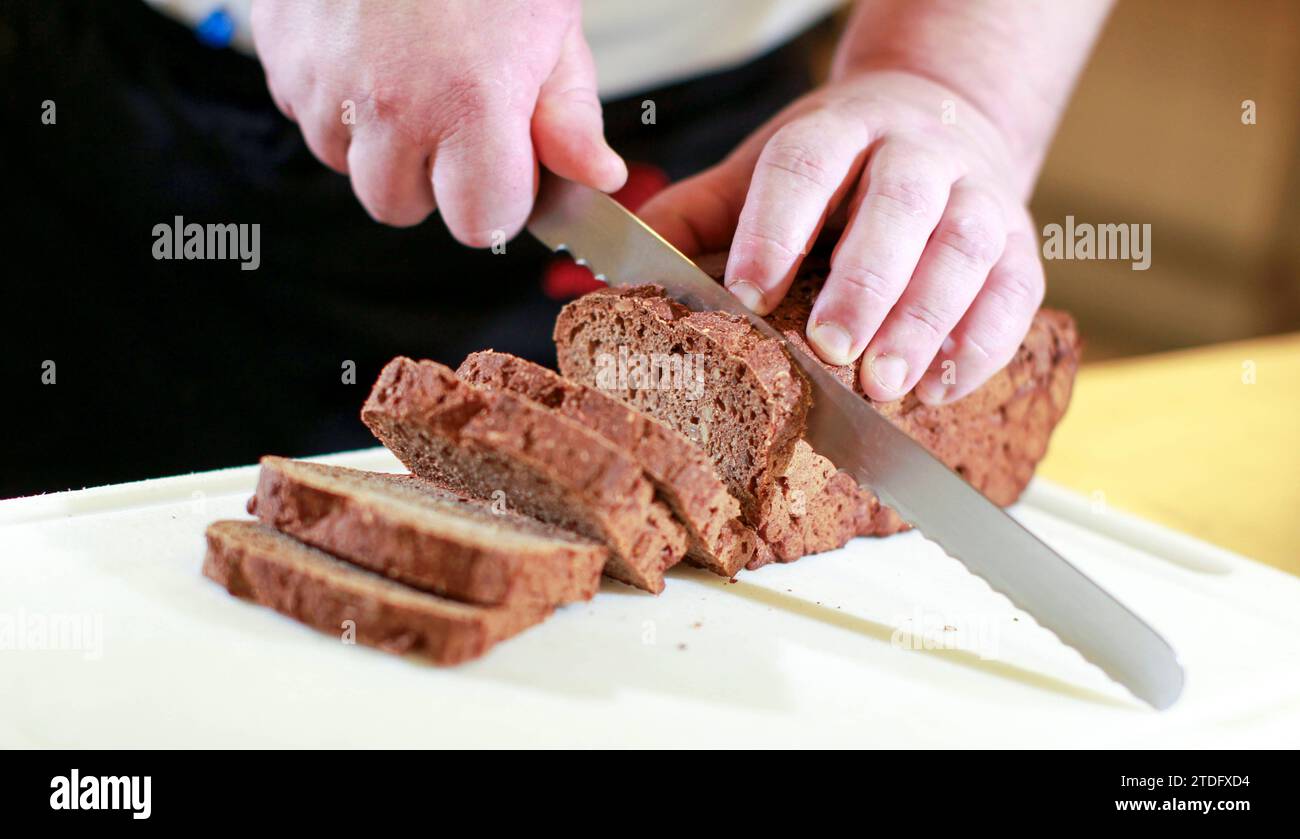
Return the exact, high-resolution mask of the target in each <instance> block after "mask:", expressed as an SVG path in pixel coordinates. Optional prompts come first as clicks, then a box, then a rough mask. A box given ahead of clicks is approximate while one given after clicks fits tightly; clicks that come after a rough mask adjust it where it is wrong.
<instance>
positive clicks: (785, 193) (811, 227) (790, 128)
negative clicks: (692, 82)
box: [726, 111, 871, 315]
mask: <svg viewBox="0 0 1300 839" xmlns="http://www.w3.org/2000/svg"><path fill="white" fill-rule="evenodd" d="M870 139H871V138H870V136H869V134H868V132H867V129H866V127H865V125H864V124H863V123H862V122H861V121H859V120H846V119H844V118H842V117H840V116H838V115H836V114H834V113H831V112H829V111H814V112H812V113H809V114H807V115H805V116H803V117H800V118H799V119H796V120H794V121H793V122H790V123H788V124H787V125H785V126H784V127H782V128H781V129H780V130H778V131H777V132H776V133H775V134H773V135H772V139H771V140H769V141H768V143H767V145H766V146H764V147H763V151H762V153H761V154H759V156H758V162H757V164H755V166H754V173H753V177H752V178H751V180H750V183H749V193H748V195H747V196H746V198H745V205H744V208H743V209H742V210H741V212H740V219H739V221H738V222H737V225H736V235H735V238H734V239H733V240H732V243H731V255H730V256H729V257H728V259H727V273H726V285H727V288H728V289H730V290H731V293H732V294H734V295H736V297H737V298H738V299H739V300H740V301H741V302H742V303H744V304H745V305H746V306H748V307H749V308H750V309H751V310H753V311H755V312H757V313H758V314H761V315H765V314H767V313H768V312H770V311H772V309H773V308H775V307H776V305H777V303H779V302H781V298H782V297H784V296H785V292H786V290H787V289H789V287H790V282H791V281H792V280H793V279H794V273H795V271H796V270H797V269H798V267H799V263H800V262H801V261H802V259H803V256H804V254H805V253H807V252H808V248H809V246H810V245H811V244H812V241H813V240H814V239H815V238H816V236H817V231H819V230H820V229H821V226H822V224H823V222H824V221H825V220H826V216H827V214H828V213H829V212H830V210H831V209H833V208H834V207H835V205H836V204H838V203H839V201H840V200H841V199H842V198H843V196H844V194H845V192H847V190H848V188H849V186H850V179H851V178H852V177H854V176H855V175H856V173H857V170H858V167H859V166H860V165H861V162H862V159H863V158H864V157H865V155H866V149H867V147H868V145H870Z"/></svg>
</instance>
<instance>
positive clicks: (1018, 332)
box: [916, 229, 1045, 405]
mask: <svg viewBox="0 0 1300 839" xmlns="http://www.w3.org/2000/svg"><path fill="white" fill-rule="evenodd" d="M1044 288H1045V282H1044V278H1043V264H1042V263H1041V262H1039V260H1038V248H1037V243H1036V239H1035V238H1034V235H1033V232H1032V231H1031V230H1028V229H1024V230H1020V231H1017V232H1015V233H1012V234H1011V235H1009V236H1008V237H1007V246H1006V249H1005V250H1004V251H1003V253H1002V258H1001V259H1000V260H998V263H997V264H996V265H994V266H993V270H992V271H990V272H989V278H988V281H987V282H985V283H984V287H983V288H982V289H981V290H980V293H979V295H978V296H976V298H975V302H974V303H972V304H971V306H970V309H968V310H967V311H966V314H965V315H964V316H963V317H962V319H961V322H960V323H958V324H957V327H956V328H955V329H954V330H953V331H952V335H951V336H949V340H948V341H945V342H944V346H943V349H942V350H941V351H940V352H939V355H938V356H937V357H936V358H935V361H934V363H933V364H931V365H930V369H929V370H928V371H927V372H926V374H925V376H924V377H923V378H922V379H921V381H920V383H919V384H918V385H917V386H916V395H917V396H918V397H919V398H920V399H921V401H923V402H926V403H927V404H930V405H943V404H946V403H948V402H953V401H956V400H958V399H961V398H962V397H963V396H966V395H967V394H969V393H970V392H971V391H973V390H975V389H976V388H978V387H979V386H980V385H982V384H984V382H986V381H988V379H989V377H990V376H992V375H993V374H994V373H996V372H998V371H999V370H1001V369H1002V368H1003V367H1005V366H1006V365H1007V363H1008V362H1010V361H1011V359H1012V357H1013V356H1014V355H1015V354H1016V350H1017V349H1019V347H1020V343H1021V341H1023V340H1024V338H1025V334H1026V333H1027V332H1028V331H1029V325H1030V323H1032V322H1033V319H1034V313H1035V312H1037V311H1038V307H1039V306H1040V305H1041V304H1042V302H1043V291H1044Z"/></svg>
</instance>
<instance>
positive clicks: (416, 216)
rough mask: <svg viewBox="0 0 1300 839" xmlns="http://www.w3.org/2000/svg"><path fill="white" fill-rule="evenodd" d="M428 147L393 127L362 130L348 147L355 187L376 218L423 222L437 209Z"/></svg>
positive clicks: (398, 222)
mask: <svg viewBox="0 0 1300 839" xmlns="http://www.w3.org/2000/svg"><path fill="white" fill-rule="evenodd" d="M427 157H428V151H427V150H426V149H423V148H420V147H419V146H417V145H415V144H413V143H411V142H409V141H407V140H406V139H405V138H403V137H402V136H400V135H398V134H395V133H393V132H391V131H384V130H378V129H377V130H373V131H358V132H357V134H356V135H355V136H354V137H353V138H352V144H351V145H350V146H349V147H348V151H347V168H348V172H349V174H350V175H351V177H352V191H353V192H355V193H356V195H357V198H358V199H359V200H360V201H361V205H362V206H363V207H365V208H366V212H368V213H369V214H370V217H371V218H373V219H374V220H375V221H378V222H381V223H383V224H391V225H393V226H394V227H410V226H411V225H415V224H419V223H420V222H422V221H424V220H425V218H427V217H428V215H429V213H431V212H433V189H432V188H431V187H430V185H429V179H428V177H427V172H428V168H427V167H428V164H427V162H426V158H427Z"/></svg>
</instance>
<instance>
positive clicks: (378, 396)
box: [361, 358, 687, 593]
mask: <svg viewBox="0 0 1300 839" xmlns="http://www.w3.org/2000/svg"><path fill="white" fill-rule="evenodd" d="M361 418H362V420H363V421H364V422H365V424H366V425H367V426H368V427H369V428H370V430H371V431H372V432H374V434H375V436H376V437H378V438H379V440H380V441H382V442H383V444H384V445H386V446H387V447H388V448H389V449H390V450H392V451H393V453H394V454H396V455H397V457H398V458H399V459H400V460H401V461H402V462H403V463H405V464H406V467H407V468H408V469H410V470H411V471H412V472H414V473H415V474H417V475H419V476H421V477H423V478H428V479H430V480H433V481H436V482H438V483H440V484H443V485H445V486H447V487H448V488H450V489H452V490H454V491H456V492H461V493H464V494H467V495H471V496H474V497H476V498H482V499H492V498H494V497H496V498H498V499H500V500H501V501H502V502H504V503H505V505H506V506H507V507H508V508H509V509H513V510H516V511H518V512H521V513H524V514H526V515H530V516H533V517H535V518H538V519H541V520H543V521H546V522H549V523H551V524H555V525H558V526H560V527H564V528H568V529H570V530H574V531H576V532H578V533H580V534H581V535H583V536H587V537H589V538H592V539H596V540H598V541H600V542H602V543H603V544H605V545H606V546H607V547H609V549H610V558H609V561H608V562H607V563H606V565H605V573H606V574H608V575H609V576H611V577H613V578H615V579H617V580H621V581H623V582H625V583H628V584H630V585H634V586H637V587H638V588H643V589H645V590H646V591H650V592H654V593H658V592H660V591H662V590H663V587H664V571H665V570H666V569H667V568H669V567H671V566H672V565H674V564H676V563H677V562H678V561H680V560H681V559H682V557H683V556H684V555H685V553H686V545H687V539H686V531H685V530H684V529H683V528H682V526H681V525H680V524H679V523H678V522H677V521H676V520H675V519H674V518H673V515H672V512H671V511H670V510H669V509H668V508H667V507H666V506H664V504H663V503H662V502H660V501H658V500H657V499H656V498H655V492H654V486H653V485H652V484H651V483H650V481H649V480H648V479H647V478H646V476H645V473H644V472H643V470H642V468H641V465H640V464H639V463H637V462H636V460H635V459H633V458H632V456H631V455H630V454H628V453H627V452H625V451H623V450H622V449H620V448H618V447H616V446H614V445H613V444H611V443H610V442H609V441H608V440H606V439H605V438H604V437H601V436H600V435H599V434H596V433H595V432H594V431H591V430H589V429H587V428H584V427H583V426H582V425H580V424H578V423H576V422H574V421H572V420H570V419H567V418H565V417H563V416H561V415H559V414H557V413H555V412H554V411H551V410H550V409H548V408H545V407H542V406H540V405H538V404H535V403H533V402H531V401H529V400H527V399H524V398H521V397H519V396H516V395H514V394H512V393H507V392H504V391H497V390H492V389H489V388H480V387H476V386H474V385H471V384H469V383H467V382H465V381H462V380H461V379H459V378H457V376H456V374H455V373H454V372H452V371H451V370H450V369H448V368H447V367H444V366H443V365H441V364H437V363H435V362H432V361H420V362H416V361H412V360H411V359H409V358H395V359H393V360H392V361H391V362H389V363H388V365H387V366H385V367H384V369H383V371H382V372H381V373H380V375H379V380H378V381H376V382H375V386H374V388H373V390H372V391H371V393H370V398H369V399H367V400H366V404H365V406H364V407H363V409H362V411H361Z"/></svg>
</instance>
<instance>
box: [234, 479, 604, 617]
mask: <svg viewBox="0 0 1300 839" xmlns="http://www.w3.org/2000/svg"><path fill="white" fill-rule="evenodd" d="M248 511H249V512H250V513H252V514H254V515H256V516H257V517H258V518H259V519H260V520H261V521H262V522H263V523H264V524H267V525H269V526H271V527H274V528H275V529H276V530H279V531H281V532H283V533H288V534H289V535H291V536H293V537H294V538H296V539H298V540H300V541H302V542H305V543H307V544H309V545H312V546H314V547H317V548H320V549H321V550H324V551H326V552H327V553H330V554H333V555H334V556H338V557H341V558H343V559H346V560H348V561H349V562H352V563H353V564H356V565H360V566H362V567H365V568H368V569H370V570H371V571H374V572H376V573H379V574H383V575H384V576H387V577H390V578H392V579H394V580H398V581H400V582H403V583H405V584H407V585H410V586H413V587H415V588H419V589H422V590H425V591H430V592H433V593H435V594H439V595H442V596H444V597H450V598H452V599H455V600H463V601H467V602H470V603H480V604H484V605H500V604H523V603H533V604H560V603H569V602H574V601H580V600H590V599H591V597H592V596H593V595H594V594H595V593H596V590H597V589H598V588H599V586H600V573H601V569H602V568H603V567H604V564H605V561H606V559H607V558H608V555H609V551H608V549H607V548H605V547H604V546H603V545H600V544H599V543H596V542H594V541H590V540H586V539H581V538H579V537H577V536H575V535H570V534H564V533H563V532H562V531H560V530H559V529H557V528H548V527H547V526H544V525H541V524H540V523H530V522H528V521H526V520H524V519H522V517H519V516H517V515H516V514H512V513H509V512H506V511H501V512H500V513H494V512H493V511H492V508H491V506H490V505H488V504H484V503H482V502H479V501H471V500H468V499H461V498H457V497H456V496H455V495H454V494H453V493H451V492H449V491H446V490H443V489H441V488H439V487H437V486H434V485H432V484H429V483H428V482H426V481H423V480H421V479H420V478H416V477H414V476H409V475H407V476H403V475H381V474H378V473H372V472H361V471H358V470H355V469H344V468H341V467H333V466H324V465H321V464H315V463H302V462H295V461H290V460H286V459H285V458H280V457H264V458H262V468H261V473H260V476H259V478H258V485H257V493H256V495H254V496H253V497H252V498H251V499H250V500H249V506H248ZM529 525H532V526H529ZM489 529H496V530H499V531H500V534H501V538H500V539H497V540H493V539H492V538H491V537H490V535H489V534H487V533H484V532H483V531H486V530H489ZM548 531H550V532H548ZM507 537H508V544H504V545H503V544H502V542H504V541H506V540H507Z"/></svg>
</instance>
